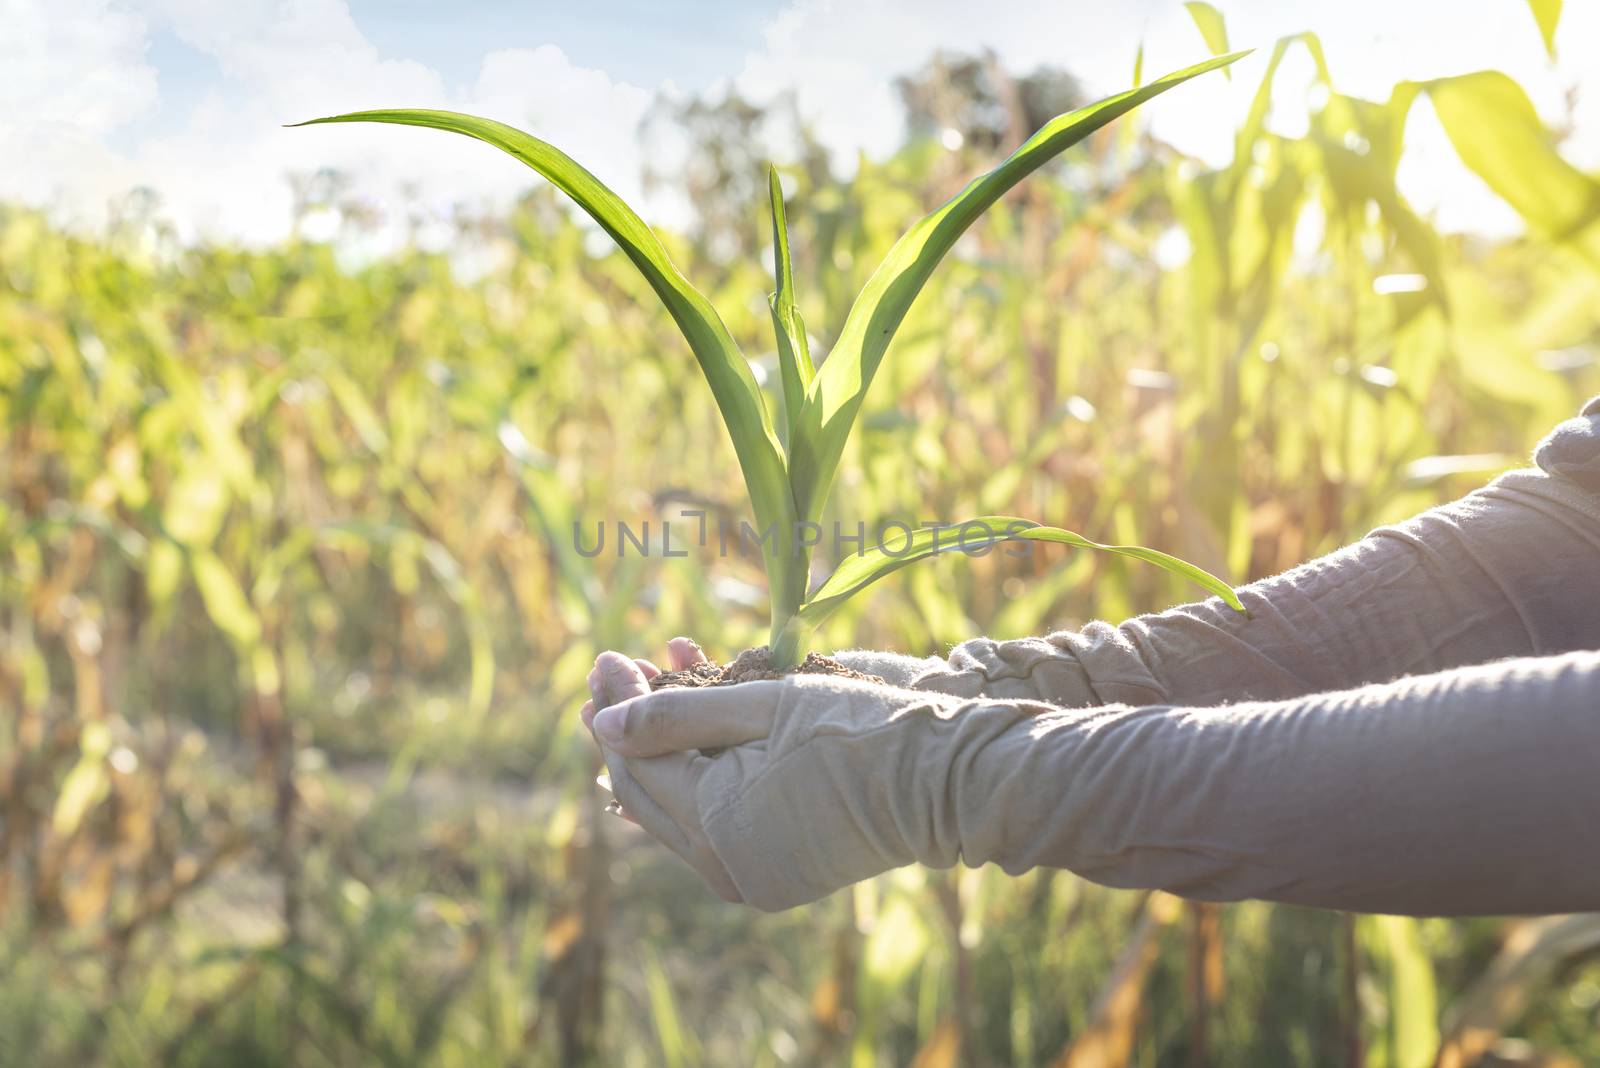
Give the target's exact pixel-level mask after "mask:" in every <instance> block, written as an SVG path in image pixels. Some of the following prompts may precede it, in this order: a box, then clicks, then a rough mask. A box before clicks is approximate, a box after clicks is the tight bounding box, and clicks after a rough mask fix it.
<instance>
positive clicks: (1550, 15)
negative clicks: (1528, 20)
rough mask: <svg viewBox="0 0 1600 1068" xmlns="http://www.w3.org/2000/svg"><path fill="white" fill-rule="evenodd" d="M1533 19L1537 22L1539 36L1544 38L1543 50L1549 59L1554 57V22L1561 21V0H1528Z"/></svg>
mask: <svg viewBox="0 0 1600 1068" xmlns="http://www.w3.org/2000/svg"><path fill="white" fill-rule="evenodd" d="M1528 8H1529V10H1531V11H1532V12H1533V21H1535V22H1537V23H1538V24H1539V36H1540V37H1542V38H1544V50H1545V52H1546V54H1548V55H1549V56H1550V58H1551V59H1554V58H1556V23H1558V22H1560V21H1561V0H1528Z"/></svg>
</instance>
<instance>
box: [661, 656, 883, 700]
mask: <svg viewBox="0 0 1600 1068" xmlns="http://www.w3.org/2000/svg"><path fill="white" fill-rule="evenodd" d="M785 675H837V676H839V677H841V678H846V679H862V680H865V681H867V682H876V683H878V684H880V685H885V686H886V685H888V683H886V682H884V680H883V679H881V678H879V677H878V676H876V675H868V674H866V673H864V672H860V671H855V670H853V669H851V668H847V667H845V666H844V665H843V664H841V663H839V661H837V660H835V659H833V658H832V657H827V656H822V655H821V654H820V653H807V654H806V658H805V660H803V661H802V662H801V663H800V664H799V665H797V666H796V667H792V668H785V669H784V670H782V671H777V670H774V669H773V667H772V664H771V661H769V660H768V657H767V647H766V646H765V645H760V646H757V647H756V648H754V649H746V650H745V651H744V652H742V653H740V654H739V655H738V656H737V657H735V658H734V660H733V663H731V664H728V665H726V666H723V665H722V664H714V663H711V662H709V661H707V662H704V663H699V664H696V665H694V666H693V667H691V668H688V669H687V670H684V671H665V672H662V673H661V674H660V675H657V676H656V677H655V678H653V679H651V680H650V688H651V689H652V690H664V689H666V688H668V687H670V686H734V685H737V684H738V683H741V682H758V681H760V680H762V679H781V678H783V677H784V676H785Z"/></svg>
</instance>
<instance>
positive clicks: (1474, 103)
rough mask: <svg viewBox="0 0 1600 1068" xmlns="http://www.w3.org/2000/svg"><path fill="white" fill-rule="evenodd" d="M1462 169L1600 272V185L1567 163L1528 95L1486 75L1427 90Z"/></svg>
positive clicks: (1467, 76) (1497, 76)
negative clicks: (1581, 254) (1575, 249)
mask: <svg viewBox="0 0 1600 1068" xmlns="http://www.w3.org/2000/svg"><path fill="white" fill-rule="evenodd" d="M1426 89H1427V92H1428V97H1429V99H1431V100H1432V101H1433V110H1434V111H1435V112H1436V113H1437V114H1438V116H1439V122H1440V123H1441V124H1442V125H1443V126H1444V130H1445V133H1446V134H1447V135H1448V136H1449V138H1450V143H1451V144H1452V145H1454V146H1455V150H1456V154H1457V155H1459V156H1460V157H1461V162H1463V163H1465V164H1466V165H1467V166H1468V167H1470V168H1471V169H1472V170H1473V171H1474V172H1475V173H1476V174H1477V175H1478V177H1480V178H1482V179H1483V180H1484V181H1485V182H1487V183H1488V185H1489V188H1490V189H1493V190H1494V191H1495V192H1496V193H1497V194H1499V195H1500V196H1501V197H1503V198H1504V199H1505V200H1506V201H1507V202H1508V203H1509V204H1510V205H1511V206H1512V207H1513V208H1515V209H1516V210H1517V213H1518V214H1520V215H1521V216H1522V217H1523V219H1525V220H1526V221H1527V223H1528V225H1529V226H1530V227H1531V228H1533V229H1534V230H1535V231H1537V232H1538V233H1540V234H1541V235H1542V236H1544V237H1547V238H1549V239H1551V240H1553V241H1560V242H1571V243H1572V244H1573V245H1575V246H1577V247H1578V248H1579V249H1580V250H1581V251H1583V252H1585V253H1586V254H1587V255H1588V256H1589V257H1590V259H1591V261H1592V262H1594V263H1597V264H1600V227H1597V226H1596V225H1595V223H1596V221H1597V220H1600V181H1596V180H1595V179H1594V178H1591V177H1589V176H1588V175H1587V174H1584V173H1583V172H1582V171H1580V170H1578V169H1577V168H1576V167H1574V166H1573V165H1572V164H1570V163H1568V162H1567V161H1566V160H1565V159H1563V158H1562V157H1561V154H1560V153H1558V152H1557V151H1556V148H1555V142H1554V140H1553V139H1552V137H1551V136H1550V132H1549V131H1548V130H1547V129H1545V126H1544V123H1543V122H1541V121H1540V119H1539V113H1538V112H1537V111H1535V110H1534V108H1533V104H1532V103H1531V102H1530V101H1529V100H1528V95H1527V94H1526V93H1524V92H1523V91H1522V87H1521V86H1519V85H1518V84H1517V83H1516V82H1514V81H1512V80H1511V79H1510V78H1508V77H1507V76H1506V75H1504V74H1501V73H1500V72H1499V71H1492V70H1485V71H1477V72H1476V73H1473V74H1463V75H1459V76H1458V77H1454V78H1441V79H1439V80H1437V81H1432V82H1428V83H1426Z"/></svg>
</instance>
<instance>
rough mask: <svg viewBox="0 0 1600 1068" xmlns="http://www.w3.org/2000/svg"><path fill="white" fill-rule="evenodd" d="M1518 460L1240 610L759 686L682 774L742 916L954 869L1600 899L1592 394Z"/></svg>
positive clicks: (1434, 910)
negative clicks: (754, 711) (769, 727)
mask: <svg viewBox="0 0 1600 1068" xmlns="http://www.w3.org/2000/svg"><path fill="white" fill-rule="evenodd" d="M1533 458H1534V462H1535V464H1536V466H1535V467H1533V468H1529V469H1526V470H1520V471H1513V472H1510V473H1508V474H1505V475H1502V476H1501V477H1500V478H1497V479H1495V480H1494V481H1493V482H1491V483H1490V484H1489V485H1488V486H1485V487H1484V488H1483V489H1480V490H1478V491H1476V492H1474V493H1472V494H1469V495H1468V496H1466V497H1464V498H1462V499H1461V500H1458V501H1455V502H1453V503H1451V504H1448V505H1444V506H1442V507H1439V508H1434V509H1431V510H1430V511H1427V512H1424V513H1423V514H1421V515H1419V516H1417V517H1415V518H1413V519H1411V520H1409V521H1407V522H1405V523H1400V524H1398V525H1395V526H1390V527H1383V528H1379V529H1377V530H1374V531H1373V532H1372V533H1370V534H1369V535H1367V537H1365V538H1363V539H1362V540H1361V541H1359V542H1357V543H1355V544H1353V545H1351V546H1348V547H1346V548H1344V549H1341V550H1339V551H1337V552H1335V553H1332V554H1330V555H1328V556H1325V557H1322V558H1320V559H1318V560H1314V561H1311V562H1309V563H1307V564H1304V565H1301V566H1300V567H1297V568H1294V569H1292V570H1290V571H1287V572H1284V573H1283V574H1281V575H1277V576H1274V577H1272V578H1268V579H1264V580H1262V581H1260V582H1256V583H1252V584H1251V585H1249V586H1247V587H1244V588H1243V589H1241V590H1240V591H1239V594H1240V597H1241V599H1242V600H1243V602H1244V603H1245V604H1246V606H1247V607H1248V608H1249V609H1250V616H1249V617H1246V616H1244V615H1241V614H1240V613H1237V612H1235V611H1233V610H1232V609H1230V608H1228V607H1227V606H1226V605H1224V604H1223V603H1222V602H1221V601H1220V600H1217V599H1215V598H1213V599H1211V600H1207V601H1204V602H1200V603H1196V604H1190V605H1184V606H1181V607H1179V608H1175V609H1172V610H1171V611H1167V612H1162V613H1159V614H1154V615H1147V616H1140V617H1137V618H1135V619H1132V620H1128V621H1127V622H1125V623H1122V624H1121V625H1118V626H1113V625H1111V624H1109V623H1104V622H1095V623H1091V624H1089V625H1088V626H1086V627H1084V628H1083V629H1082V630H1079V631H1067V632H1061V633H1057V634H1052V635H1049V636H1047V637H1043V638H1030V639H1023V640H1020V641H993V640H990V639H987V638H979V639H975V640H973V641H969V642H965V643H963V644H961V645H959V646H957V647H956V649H955V650H954V651H953V652H952V654H951V655H950V656H949V657H948V658H937V657H932V658H927V659H921V660H919V659H916V658H911V657H897V656H893V655H892V654H877V653H865V652H860V651H857V652H849V653H845V654H841V656H842V658H843V659H845V660H846V662H847V663H850V664H851V666H854V667H858V668H860V669H861V670H867V671H871V672H873V673H874V674H878V675H881V676H883V677H884V678H886V679H888V680H889V681H890V683H891V684H892V685H893V686H894V687H895V689H894V690H893V691H892V693H891V695H890V697H889V698H885V697H884V696H883V691H882V689H881V688H878V689H876V690H873V689H871V688H862V687H859V686H854V685H851V684H848V683H844V682H840V681H837V680H825V679H820V680H819V679H814V678H812V679H795V680H792V681H791V682H789V683H785V686H787V687H788V693H787V695H786V697H785V699H784V710H785V711H784V720H785V722H787V723H790V724H791V725H792V727H791V729H789V730H787V732H785V731H780V732H779V733H778V734H776V735H775V736H774V737H773V738H772V739H771V740H770V741H769V743H767V744H764V745H761V746H753V747H738V748H737V749H736V750H730V754H731V756H732V759H723V758H721V757H719V758H718V760H717V761H716V762H715V767H714V769H713V773H710V774H708V775H707V776H706V778H705V780H704V781H703V782H702V784H701V788H700V789H701V792H702V796H701V804H702V812H703V813H705V814H707V819H706V827H707V832H708V834H709V835H710V837H711V840H712V843H713V846H714V848H715V849H716V850H717V853H718V855H719V857H721V858H722V859H723V861H724V863H726V864H727V867H728V869H729V872H730V874H731V875H732V876H733V878H734V880H735V882H736V883H737V884H738V885H739V888H740V891H741V893H743V894H744V896H745V897H746V899H747V900H749V901H751V902H752V903H754V904H757V905H761V906H762V907H767V908H782V907H788V906H790V905H794V904H799V903H801V902H803V901H809V900H813V899H815V898H816V897H819V896H821V895H823V894H826V893H828V892H830V891H832V890H834V889H837V888H838V887H840V886H844V885H847V884H848V883H849V882H853V881H855V880H857V879H860V878H864V877H866V876H868V875H872V874H876V873H877V872H880V871H883V870H886V869H888V868H891V867H895V866H898V865H901V864H906V863H910V862H912V861H921V862H922V863H925V864H931V865H934V866H948V865H951V864H954V863H956V862H958V861H964V862H965V863H968V864H972V865H978V864H983V863H987V862H994V863H997V864H999V865H1000V866H1002V867H1003V868H1005V869H1006V870H1007V871H1011V872H1020V871H1023V870H1026V869H1028V868H1030V867H1033V866H1036V865H1046V866H1052V867H1061V868H1069V869H1072V870H1074V871H1076V872H1078V873H1080V874H1082V875H1084V876H1086V877H1088V878H1090V879H1094V880H1096V881H1099V882H1102V883H1106V884H1109V885H1114V886H1125V887H1150V888H1161V889H1166V890H1170V891H1173V892H1176V893H1180V894H1185V895H1188V896H1191V897H1196V898H1203V899H1208V900H1234V899H1239V898H1246V897H1258V898H1266V899H1271V900H1278V901H1288V902H1295V903H1299V904H1307V905H1321V906H1326V907H1332V908H1347V909H1359V910H1369V911H1381V912H1395V913H1412V914H1437V915H1466V914H1482V913H1535V912H1548V911H1572V910H1587V909H1600V818H1597V817H1600V651H1597V650H1600V398H1596V399H1595V400H1592V401H1590V402H1589V403H1588V404H1587V405H1586V406H1585V407H1584V408H1583V409H1582V412H1581V413H1580V414H1579V415H1578V416H1577V417H1576V418H1574V419H1571V420H1568V421H1566V422H1564V423H1562V424H1561V425H1560V426H1558V427H1556V428H1555V430H1554V431H1552V433H1551V434H1550V435H1549V436H1548V437H1546V438H1545V439H1544V440H1543V441H1542V442H1541V443H1540V444H1539V446H1538V447H1537V448H1536V450H1535V451H1534V456H1533ZM1074 709H1088V710H1089V711H1072V710H1074ZM725 756H726V754H725ZM758 829H759V831H760V833H759V834H758V833H757V831H758ZM841 829H845V830H844V831H841Z"/></svg>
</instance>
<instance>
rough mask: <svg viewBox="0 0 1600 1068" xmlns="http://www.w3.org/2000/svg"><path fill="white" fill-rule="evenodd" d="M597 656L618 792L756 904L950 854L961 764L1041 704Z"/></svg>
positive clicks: (691, 858)
mask: <svg viewBox="0 0 1600 1068" xmlns="http://www.w3.org/2000/svg"><path fill="white" fill-rule="evenodd" d="M597 670H598V678H599V682H600V687H601V692H602V693H603V694H604V701H605V705H604V707H602V708H600V709H599V710H598V711H597V712H595V714H594V715H593V716H591V717H590V718H589V724H590V727H591V729H592V731H593V732H594V735H595V738H596V742H597V743H598V744H599V745H600V747H601V751H602V752H603V753H604V754H605V756H606V763H607V767H608V768H609V769H610V773H611V787H612V790H613V791H614V793H615V795H616V797H617V799H618V800H619V801H620V802H621V803H622V805H623V807H624V808H625V809H626V810H628V811H629V812H630V813H632V815H633V816H634V817H635V819H636V820H637V822H638V823H639V824H640V825H641V826H642V827H644V828H645V829H646V830H647V831H649V832H650V833H651V834H652V835H653V836H655V837H656V838H658V839H660V840H661V841H662V842H663V843H664V844H666V845H668V846H669V847H671V848H672V849H673V850H674V851H675V852H677V853H678V854H679V855H680V856H682V857H683V858H684V859H685V860H687V861H688V862H689V863H690V864H691V865H692V866H693V867H694V868H695V869H696V870H697V871H698V872H699V873H700V874H701V875H702V876H703V877H704V878H705V879H706V881H707V882H708V883H709V884H710V885H711V886H712V888H713V889H714V890H716V891H717V893H718V894H719V895H720V896H722V897H723V898H724V899H725V900H729V901H741V900H742V901H745V902H748V903H749V904H752V905H755V906H757V907H758V908H762V909H767V910H778V909H785V908H790V907H793V906H795V905H800V904H804V903H806V902H809V901H814V900H816V899H818V898H820V897H823V896H825V895H826V894H829V893H831V892H833V891H834V890H837V889H839V888H841V887H844V886H848V885H850V884H851V883H855V882H858V881H860V880H862V879H866V878H870V877H871V876H874V875H877V874H880V873H881V872H884V871H888V870H889V869H891V868H895V867H899V866H901V865H904V864H908V863H911V862H912V861H921V862H923V863H925V864H930V865H933V866H936V867H949V866H951V865H953V864H954V863H955V862H956V861H957V860H958V859H960V857H961V856H962V854H963V834H964V833H967V832H969V831H970V830H971V829H972V828H973V825H974V824H975V820H974V816H975V815H976V814H978V813H975V812H973V811H967V810H964V809H963V807H962V805H961V803H960V794H961V790H962V786H963V784H964V782H965V780H966V779H967V777H968V775H969V774H971V773H972V770H973V768H974V767H975V766H976V765H977V764H978V762H979V757H980V756H982V755H983V754H985V753H986V752H987V751H988V750H989V749H990V748H992V747H990V746H989V743H990V742H992V741H993V740H994V739H995V738H996V736H997V735H998V734H1000V733H1003V732H1006V731H1008V730H1009V729H1010V728H1011V727H1013V726H1015V725H1018V724H1023V725H1024V726H1025V725H1026V721H1027V720H1029V719H1031V718H1032V717H1033V716H1034V715H1035V714H1036V713H1037V712H1038V711H1039V708H1038V707H1037V706H1030V705H1028V704H1026V703H1020V702H1019V703H1005V704H976V705H974V704H971V703H969V702H963V701H961V700H960V699H957V698H952V697H948V696H945V695H938V694H929V693H920V692H913V691H908V690H900V689H894V688H890V687H884V686H879V685H876V684H870V683H861V682H858V681H855V680H850V679H837V678H831V677H827V676H817V675H809V676H792V677H790V678H787V679H783V680H776V681H768V682H749V683H742V684H740V685H737V686H727V687H705V688H699V689H687V688H685V689H669V690H662V691H659V692H656V693H649V692H648V681H647V679H646V678H645V675H644V672H643V670H642V669H640V668H639V667H638V666H637V664H636V663H635V662H634V661H632V660H630V659H628V658H627V657H624V656H622V655H621V654H618V653H607V654H603V655H602V657H601V660H600V662H599V663H598V666H597ZM611 680H615V684H614V685H613V682H612V681H611ZM625 695H631V696H625ZM597 703H598V702H597ZM1023 740H1025V739H1023ZM999 748H1003V747H999ZM707 750H715V751H716V753H715V755H708V754H707V752H706V751H707ZM997 751H998V750H997ZM968 753H970V754H971V755H972V759H965V758H964V756H963V754H968ZM978 808H979V809H980V810H981V809H982V806H978ZM982 814H983V815H985V816H987V815H988V813H982ZM967 859H968V861H969V863H981V862H982V861H981V858H980V859H977V860H974V857H973V855H972V854H970V853H969V855H968V856H967Z"/></svg>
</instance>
